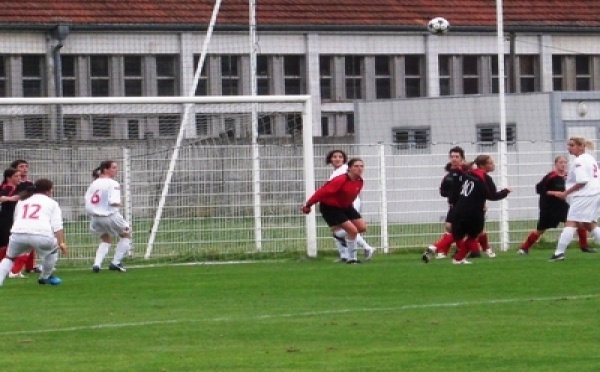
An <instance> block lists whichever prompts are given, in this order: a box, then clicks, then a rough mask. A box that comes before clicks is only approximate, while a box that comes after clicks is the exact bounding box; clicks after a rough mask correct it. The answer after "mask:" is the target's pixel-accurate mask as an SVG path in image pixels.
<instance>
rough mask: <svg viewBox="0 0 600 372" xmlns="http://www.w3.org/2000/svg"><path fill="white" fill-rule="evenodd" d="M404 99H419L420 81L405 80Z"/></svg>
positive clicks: (420, 93) (421, 94)
mask: <svg viewBox="0 0 600 372" xmlns="http://www.w3.org/2000/svg"><path fill="white" fill-rule="evenodd" d="M405 83H406V97H421V96H423V92H422V90H421V79H420V78H418V79H406V80H405Z"/></svg>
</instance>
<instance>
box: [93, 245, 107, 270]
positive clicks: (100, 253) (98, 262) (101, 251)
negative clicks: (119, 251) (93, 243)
mask: <svg viewBox="0 0 600 372" xmlns="http://www.w3.org/2000/svg"><path fill="white" fill-rule="evenodd" d="M109 249H110V243H105V242H102V243H100V245H98V249H97V250H96V259H95V260H94V266H98V267H100V266H102V261H103V260H104V257H105V256H106V254H107V253H108V250H109Z"/></svg>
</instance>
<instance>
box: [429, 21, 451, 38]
mask: <svg viewBox="0 0 600 372" xmlns="http://www.w3.org/2000/svg"><path fill="white" fill-rule="evenodd" d="M449 28H450V22H448V20H447V19H446V18H443V17H435V18H433V19H432V20H430V21H429V23H427V29H428V30H429V32H431V33H432V34H434V35H442V34H445V33H446V32H448V29H449Z"/></svg>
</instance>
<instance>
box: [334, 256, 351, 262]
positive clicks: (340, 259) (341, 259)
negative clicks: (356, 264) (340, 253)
mask: <svg viewBox="0 0 600 372" xmlns="http://www.w3.org/2000/svg"><path fill="white" fill-rule="evenodd" d="M347 261H348V259H347V258H345V257H341V258H338V259H337V260H335V261H334V262H337V263H346V262H347Z"/></svg>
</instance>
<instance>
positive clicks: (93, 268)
mask: <svg viewBox="0 0 600 372" xmlns="http://www.w3.org/2000/svg"><path fill="white" fill-rule="evenodd" d="M92 271H93V272H95V273H99V272H100V266H98V265H94V266H92Z"/></svg>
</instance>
